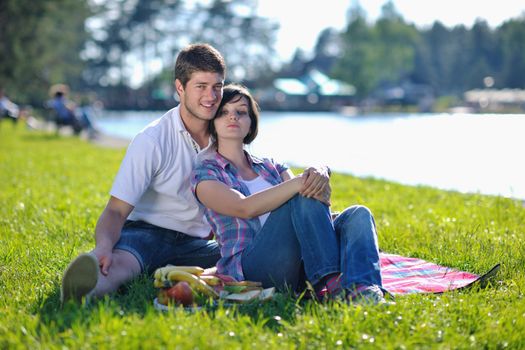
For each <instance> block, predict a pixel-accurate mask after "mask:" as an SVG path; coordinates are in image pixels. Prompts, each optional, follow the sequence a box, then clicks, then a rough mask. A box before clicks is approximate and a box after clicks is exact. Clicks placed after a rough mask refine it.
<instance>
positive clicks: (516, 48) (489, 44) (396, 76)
mask: <svg viewBox="0 0 525 350" xmlns="http://www.w3.org/2000/svg"><path fill="white" fill-rule="evenodd" d="M339 40H340V48H341V51H340V52H339V53H338V55H339V58H338V59H337V60H336V62H335V64H334V66H333V70H332V74H333V76H334V77H336V78H339V79H341V80H344V81H346V82H349V83H351V84H354V85H355V86H356V87H357V91H358V93H359V95H360V96H361V97H364V96H366V95H367V94H369V93H371V92H372V91H373V90H374V89H376V88H377V87H378V86H380V85H382V84H399V83H400V82H404V81H409V82H412V83H415V84H425V85H428V86H431V87H432V89H433V90H434V93H435V94H436V95H438V96H442V95H450V94H458V93H461V92H463V91H465V90H469V89H473V88H482V87H484V81H485V82H486V81H487V80H486V79H485V78H486V77H491V80H490V81H491V82H493V88H521V89H523V88H525V15H523V14H522V15H521V17H518V18H515V19H509V20H507V21H506V22H505V23H503V24H501V25H499V26H498V27H496V28H491V27H490V26H489V25H488V24H487V22H486V21H484V20H482V19H479V20H477V21H476V22H475V24H474V25H473V26H472V27H471V28H467V27H465V26H463V25H458V26H455V27H453V28H447V27H445V26H444V25H443V24H442V23H440V22H439V21H436V22H434V24H433V25H432V26H430V27H429V28H425V29H418V28H416V27H415V26H414V25H413V24H410V23H407V22H406V21H405V20H404V19H403V17H402V16H401V15H400V14H399V13H398V12H397V11H396V9H395V7H394V5H393V3H392V2H388V3H386V4H385V5H384V6H383V8H382V14H381V17H380V18H379V19H378V20H377V21H376V22H375V23H373V24H369V23H368V22H367V20H366V17H365V15H364V13H363V11H362V10H361V9H360V8H359V7H358V6H357V7H353V8H351V9H350V13H349V21H348V25H347V26H346V28H345V30H344V31H343V32H342V33H340V37H339Z"/></svg>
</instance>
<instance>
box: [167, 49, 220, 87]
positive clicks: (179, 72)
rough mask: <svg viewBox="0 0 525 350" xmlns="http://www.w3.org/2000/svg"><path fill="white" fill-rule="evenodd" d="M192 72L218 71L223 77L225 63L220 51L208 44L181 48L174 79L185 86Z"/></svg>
mask: <svg viewBox="0 0 525 350" xmlns="http://www.w3.org/2000/svg"><path fill="white" fill-rule="evenodd" d="M194 72H211V73H219V74H221V75H222V76H223V77H225V76H226V63H225V62H224V58H223V57H222V55H221V53H220V52H219V51H218V50H217V49H216V48H214V47H213V46H211V45H210V44H206V43H197V44H191V45H188V46H186V47H185V48H183V49H182V51H181V52H180V53H179V55H178V56H177V61H176V62H175V79H178V80H179V81H180V82H181V83H182V86H184V87H185V86H186V83H187V82H188V81H189V80H190V78H191V75H192V74H193V73H194Z"/></svg>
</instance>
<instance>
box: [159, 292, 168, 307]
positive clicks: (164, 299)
mask: <svg viewBox="0 0 525 350" xmlns="http://www.w3.org/2000/svg"><path fill="white" fill-rule="evenodd" d="M157 301H158V302H159V304H162V305H168V304H169V302H170V297H169V296H168V290H167V289H160V290H159V293H158V294H157Z"/></svg>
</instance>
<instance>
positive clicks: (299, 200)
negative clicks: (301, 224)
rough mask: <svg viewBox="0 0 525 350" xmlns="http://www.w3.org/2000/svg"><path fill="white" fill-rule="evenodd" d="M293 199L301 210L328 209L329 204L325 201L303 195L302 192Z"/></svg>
mask: <svg viewBox="0 0 525 350" xmlns="http://www.w3.org/2000/svg"><path fill="white" fill-rule="evenodd" d="M292 201H293V205H294V206H295V207H296V208H299V209H301V210H323V211H325V210H327V206H326V204H324V203H323V202H320V201H318V200H317V199H313V198H308V197H304V196H301V195H300V194H297V195H295V196H294V197H293V198H292Z"/></svg>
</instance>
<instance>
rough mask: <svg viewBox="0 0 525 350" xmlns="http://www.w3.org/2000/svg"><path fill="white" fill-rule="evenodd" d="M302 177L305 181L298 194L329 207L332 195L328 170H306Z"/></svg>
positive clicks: (324, 168)
mask: <svg viewBox="0 0 525 350" xmlns="http://www.w3.org/2000/svg"><path fill="white" fill-rule="evenodd" d="M303 177H304V178H305V180H304V184H303V187H302V188H301V190H300V191H299V193H300V194H301V195H302V196H305V197H308V198H314V199H317V200H319V201H321V202H323V203H325V204H326V205H328V206H329V205H330V196H331V194H332V188H331V187H330V171H329V168H328V167H318V168H314V167H310V168H307V169H306V170H305V171H304V173H303Z"/></svg>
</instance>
